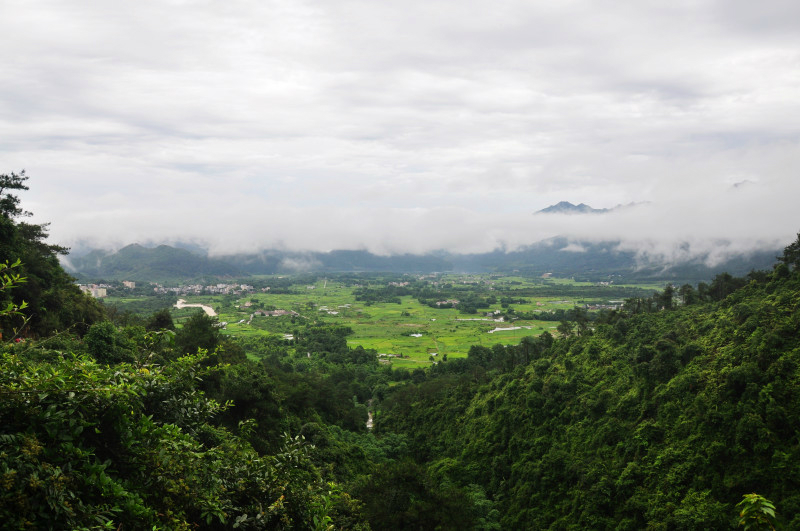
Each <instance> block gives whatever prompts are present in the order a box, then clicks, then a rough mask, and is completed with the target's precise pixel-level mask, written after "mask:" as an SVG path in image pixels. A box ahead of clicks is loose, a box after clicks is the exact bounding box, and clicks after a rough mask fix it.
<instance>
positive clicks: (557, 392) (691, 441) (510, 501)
mask: <svg viewBox="0 0 800 531" xmlns="http://www.w3.org/2000/svg"><path fill="white" fill-rule="evenodd" d="M726 278H727V277H726ZM721 293H722V294H723V295H724V290H723V291H721ZM594 328H595V329H594V332H593V333H589V332H586V333H584V335H583V336H580V337H578V336H572V337H571V338H568V339H566V340H561V341H556V342H555V343H554V344H553V345H552V347H550V348H548V349H545V350H542V349H541V348H539V347H537V346H536V344H533V345H529V346H528V347H524V356H523V345H520V346H518V347H506V348H500V349H494V348H493V349H491V350H490V349H485V348H474V350H473V351H471V352H470V358H471V359H472V361H471V362H470V361H469V359H468V360H467V361H466V362H464V363H463V364H454V363H453V362H448V363H447V364H443V365H442V364H440V366H437V371H434V373H435V374H436V373H438V376H436V377H434V378H429V379H428V381H427V382H424V383H421V384H418V385H409V386H406V388H403V389H398V390H396V391H395V392H394V393H393V394H392V396H391V397H390V398H389V399H387V400H386V401H385V402H384V404H383V405H382V410H381V411H380V412H379V415H378V416H377V418H378V419H379V422H378V426H377V429H378V430H379V431H380V432H382V433H404V434H408V435H409V437H410V438H411V440H412V441H413V442H414V445H415V447H416V448H417V455H418V456H419V459H420V463H421V464H423V465H424V466H426V467H427V469H428V470H429V471H431V472H430V473H432V474H433V473H435V474H436V475H437V476H438V477H441V478H444V479H443V480H442V481H445V482H449V483H452V484H455V485H461V486H469V485H475V486H478V487H479V488H480V489H482V490H483V491H485V492H486V493H487V496H489V497H490V498H491V499H492V500H493V501H494V502H495V503H496V505H497V508H498V510H499V512H500V514H502V515H504V516H503V519H502V524H503V528H508V529H546V528H565V527H569V526H578V527H581V528H585V529H644V528H648V529H649V528H652V529H700V528H712V529H727V528H733V527H735V525H736V522H735V515H736V510H735V508H734V505H735V504H736V503H737V502H738V501H740V500H741V497H742V495H743V494H745V493H750V492H758V493H760V494H762V495H764V496H766V497H767V498H770V499H772V500H773V501H774V502H775V503H776V504H777V505H778V508H779V511H780V512H781V514H783V515H784V516H785V519H786V521H787V522H790V528H793V529H797V528H798V527H800V474H798V471H797V467H796V463H797V462H798V461H799V460H800V435H798V432H797V430H796V429H795V427H796V426H798V425H800V370H799V368H800V272H798V271H794V272H793V273H791V274H790V273H789V271H788V269H786V268H785V267H783V266H779V267H778V268H777V269H776V270H775V271H774V272H773V273H771V274H764V275H761V274H756V275H753V276H752V277H751V278H750V279H749V283H748V284H747V285H746V286H744V287H743V288H741V289H739V290H736V291H734V292H733V293H732V294H731V295H729V296H728V297H727V298H725V299H724V300H722V301H720V302H717V303H711V304H701V305H691V306H687V307H683V308H681V309H677V310H671V311H660V312H657V313H646V314H638V315H621V314H611V315H609V316H607V318H606V319H605V321H603V322H601V323H599V324H596V326H595V327H594ZM529 357H530V358H531V359H530V362H529V363H524V362H519V360H520V359H525V360H527V359H528V358H529ZM448 367H449V368H448Z"/></svg>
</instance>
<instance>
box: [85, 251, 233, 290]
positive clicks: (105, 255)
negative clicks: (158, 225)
mask: <svg viewBox="0 0 800 531" xmlns="http://www.w3.org/2000/svg"><path fill="white" fill-rule="evenodd" d="M70 262H71V264H72V266H73V268H74V269H75V270H76V272H77V273H79V274H80V275H82V276H84V277H88V278H101V279H105V280H135V281H158V280H162V281H163V280H186V279H192V278H197V277H202V276H245V275H246V273H244V272H243V271H242V270H241V269H240V268H238V267H235V266H232V265H230V264H229V263H227V262H224V261H222V260H216V259H212V258H208V257H205V256H200V255H198V254H195V253H192V252H190V251H188V250H186V249H179V248H176V247H170V246H168V245H159V246H158V247H154V248H148V247H143V246H141V245H138V244H132V245H128V246H126V247H123V248H122V249H120V250H119V251H117V252H114V253H109V252H103V251H98V250H95V251H92V252H90V253H88V254H86V255H84V256H82V257H80V258H73V259H71V261H70Z"/></svg>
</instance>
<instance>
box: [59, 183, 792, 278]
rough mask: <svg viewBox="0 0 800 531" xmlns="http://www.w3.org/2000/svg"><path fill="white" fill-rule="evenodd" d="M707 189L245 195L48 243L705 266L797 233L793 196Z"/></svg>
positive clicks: (97, 226)
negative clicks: (548, 256) (673, 192)
mask: <svg viewBox="0 0 800 531" xmlns="http://www.w3.org/2000/svg"><path fill="white" fill-rule="evenodd" d="M703 192H704V191H702V190H697V191H696V192H692V191H690V190H689V189H687V190H686V192H685V195H683V196H680V197H679V198H675V197H674V196H673V198H668V197H665V198H664V200H663V201H661V202H649V203H643V204H638V205H634V206H631V207H628V208H624V209H619V210H614V211H611V212H607V213H603V214H585V215H564V214H546V215H543V214H539V215H534V214H533V212H531V211H527V212H511V213H506V212H503V211H501V210H498V211H494V212H482V211H480V212H479V211H475V210H470V209H466V208H456V207H439V208H427V209H423V208H374V207H369V206H364V207H360V208H348V209H333V208H324V207H309V208H297V207H288V206H281V205H264V204H258V203H257V202H253V201H250V200H248V199H247V198H241V200H240V201H239V202H226V203H225V206H224V207H218V208H210V207H206V208H202V207H200V206H184V207H179V206H176V207H175V208H173V209H172V210H170V216H169V219H167V220H165V219H163V215H161V214H160V213H159V212H158V211H156V210H148V209H147V208H143V209H137V210H119V211H117V210H112V209H110V210H108V211H105V212H94V213H91V214H89V213H87V214H85V215H84V214H81V213H76V214H75V216H74V217H73V219H72V232H73V233H78V234H80V233H84V234H91V235H92V236H90V237H88V238H81V240H80V241H78V240H77V239H73V240H71V241H70V239H69V238H63V236H66V235H62V234H59V230H58V225H57V224H54V225H53V226H52V228H53V240H54V241H57V242H62V243H66V244H73V245H74V244H76V243H78V245H80V246H88V247H100V248H118V247H121V246H123V245H126V244H129V243H133V242H139V243H162V242H175V241H184V242H185V241H192V242H195V243H197V244H198V245H199V246H201V247H204V248H206V249H207V250H208V251H209V254H210V255H212V256H219V255H226V254H235V253H254V252H257V251H259V250H263V249H279V250H286V251H323V252H324V251H331V250H345V249H357V250H367V251H370V252H372V253H374V254H378V255H396V254H404V253H411V254H426V253H430V252H437V251H442V250H444V251H449V252H453V253H461V254H468V253H483V252H491V251H495V250H498V249H499V250H504V251H515V250H519V249H521V248H524V247H525V246H528V245H531V244H534V243H537V242H540V241H543V240H547V239H549V238H553V237H556V236H561V237H566V238H568V239H569V240H570V241H572V242H573V243H572V244H571V245H570V246H568V247H567V248H565V249H564V251H565V252H580V251H581V249H582V248H581V246H580V243H581V242H601V241H605V242H608V241H615V242H616V241H618V242H619V245H618V249H619V250H622V251H634V252H636V253H637V256H638V257H639V258H640V260H641V262H642V263H646V264H649V263H663V264H673V263H683V262H687V261H697V260H701V261H703V262H704V263H706V264H707V265H709V266H714V265H716V264H719V263H721V262H723V261H725V260H727V259H729V258H731V257H734V256H739V255H746V254H747V253H751V252H754V251H765V250H773V249H779V248H782V247H783V246H785V245H788V244H789V243H791V241H793V240H794V238H795V235H796V234H797V232H798V230H800V210H798V209H797V208H796V207H795V205H794V202H795V199H794V198H795V197H796V196H795V195H794V194H790V193H787V194H776V193H774V192H773V191H771V190H767V189H765V187H764V186H763V185H760V184H758V183H749V184H747V185H744V186H730V187H727V188H726V189H724V190H723V191H722V192H718V193H716V194H707V193H703ZM298 266H303V264H298Z"/></svg>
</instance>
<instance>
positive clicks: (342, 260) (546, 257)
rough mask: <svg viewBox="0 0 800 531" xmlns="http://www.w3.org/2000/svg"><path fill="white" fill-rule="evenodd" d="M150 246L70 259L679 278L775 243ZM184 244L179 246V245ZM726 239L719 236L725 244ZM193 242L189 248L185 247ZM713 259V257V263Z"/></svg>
mask: <svg viewBox="0 0 800 531" xmlns="http://www.w3.org/2000/svg"><path fill="white" fill-rule="evenodd" d="M173 245H174V246H169V245H158V246H155V247H147V246H143V245H139V244H132V245H128V246H126V247H123V248H122V249H119V250H117V251H109V250H97V249H95V250H92V251H89V252H85V253H83V254H78V255H72V254H71V255H70V256H68V257H67V258H66V259H65V260H64V264H65V266H67V268H68V269H69V270H70V271H71V272H72V273H73V274H75V275H78V276H79V277H81V278H91V279H106V280H138V281H146V280H181V279H183V280H186V279H191V278H197V277H204V276H216V277H237V276H238V277H242V276H247V275H267V274H291V273H306V272H312V273H334V272H393V273H432V272H455V273H492V272H498V273H508V272H515V271H516V272H519V273H522V274H526V275H540V274H544V273H553V274H555V275H559V276H565V277H576V278H585V279H591V280H600V279H606V278H609V277H615V278H617V279H664V280H670V279H674V280H676V281H705V280H709V279H710V278H712V277H713V276H714V275H715V274H717V273H719V272H722V271H726V272H730V273H732V274H737V275H743V274H746V273H747V272H749V271H751V270H753V269H756V270H758V269H768V268H769V267H770V266H771V265H772V264H773V263H774V261H775V256H776V255H777V253H778V249H775V250H771V251H752V252H742V253H738V254H731V255H725V254H724V253H723V254H722V255H721V256H724V257H723V258H715V259H713V260H712V259H711V257H710V254H711V253H712V252H713V251H709V254H706V255H702V254H700V255H697V254H695V253H686V254H685V255H684V256H683V257H681V256H677V257H676V256H670V257H666V256H663V255H658V254H648V252H647V249H632V248H628V247H625V246H624V245H622V244H621V242H619V241H605V242H590V241H576V240H571V239H568V238H565V237H558V238H551V239H548V240H544V241H541V242H538V243H536V244H534V245H529V246H525V247H523V248H520V249H517V250H514V251H504V250H501V249H498V250H495V251H492V252H489V253H472V254H459V253H451V252H446V251H440V252H435V253H426V254H410V253H405V254H394V255H377V254H374V253H371V252H369V251H367V250H335V251H330V252H299V251H287V250H279V249H267V250H261V251H258V252H253V253H236V254H227V255H215V256H209V255H208V253H207V251H206V250H204V249H203V248H202V247H200V246H198V245H197V244H185V243H178V244H173ZM178 245H180V247H178ZM725 245H726V242H720V247H722V248H724V246H725ZM188 249H191V251H190V250H188ZM709 263H712V264H713V265H709Z"/></svg>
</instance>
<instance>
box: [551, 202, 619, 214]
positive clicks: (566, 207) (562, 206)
mask: <svg viewBox="0 0 800 531" xmlns="http://www.w3.org/2000/svg"><path fill="white" fill-rule="evenodd" d="M608 211H609V209H607V208H592V207H590V206H589V205H587V204H585V203H581V204H579V205H573V204H572V203H570V202H569V201H560V202H558V203H556V204H555V205H550V206H549V207H547V208H543V209H541V210H539V211H538V212H536V213H537V214H602V213H603V212H608Z"/></svg>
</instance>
